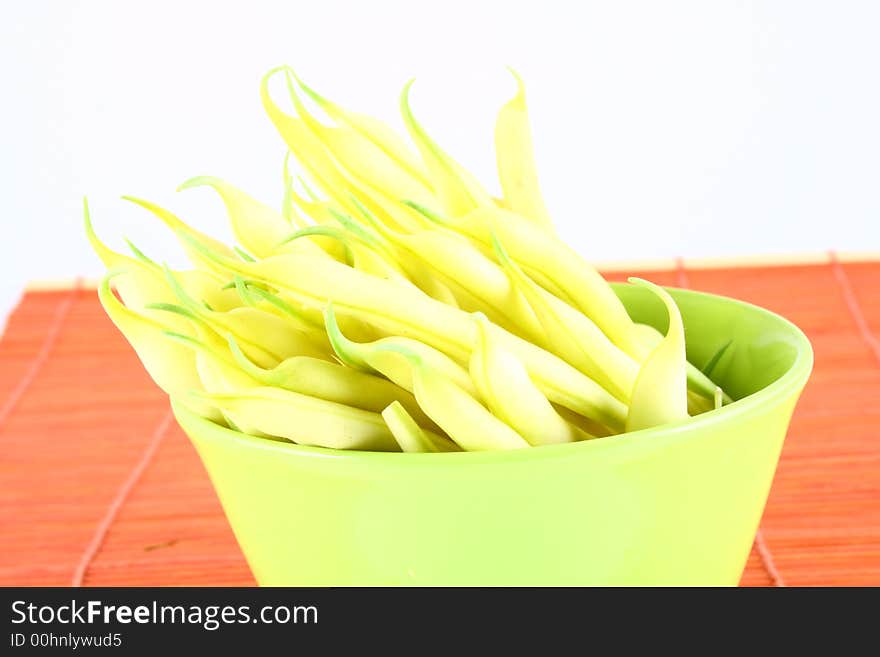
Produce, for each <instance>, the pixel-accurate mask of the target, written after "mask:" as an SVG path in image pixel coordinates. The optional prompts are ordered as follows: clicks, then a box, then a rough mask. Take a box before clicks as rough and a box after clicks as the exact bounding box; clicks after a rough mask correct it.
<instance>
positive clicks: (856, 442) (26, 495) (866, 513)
mask: <svg viewBox="0 0 880 657" xmlns="http://www.w3.org/2000/svg"><path fill="white" fill-rule="evenodd" d="M628 275H639V276H643V277H645V278H648V279H650V280H653V281H655V282H657V283H661V284H664V285H673V286H678V287H690V288H694V289H699V290H703V291H706V292H715V293H719V294H724V295H728V296H733V297H736V298H740V299H744V300H746V301H750V302H753V303H757V304H759V305H762V306H764V307H766V308H769V309H770V310H773V311H776V312H779V313H780V314H782V315H784V316H785V317H788V318H789V319H791V320H792V321H794V322H795V323H796V324H798V325H799V326H800V327H801V328H802V329H803V330H804V331H805V332H806V333H807V335H808V336H809V338H810V340H811V341H812V343H813V347H814V349H815V353H816V365H815V371H814V375H813V377H812V379H811V381H810V383H809V384H808V386H807V389H806V390H805V391H804V394H803V396H802V398H801V402H800V404H799V405H798V408H797V411H796V412H795V415H794V418H793V420H792V425H791V429H790V431H789V434H788V437H787V439H786V442H785V447H784V449H783V453H782V458H781V461H780V464H779V468H778V470H777V473H776V478H775V480H774V484H773V488H772V490H771V493H770V498H769V501H768V504H767V508H766V511H765V514H764V518H763V521H762V525H761V531H760V533H759V537H758V540H757V541H756V545H755V548H754V549H753V550H752V554H751V555H750V557H749V561H748V564H747V566H746V569H745V572H744V574H743V578H742V582H741V583H742V585H744V586H771V585H780V584H785V585H789V586H798V585H805V586H810V585H874V586H876V585H880V431H878V429H877V425H878V422H880V403H878V400H880V342H878V336H880V262H877V261H849V260H847V259H841V260H838V259H837V258H834V257H833V256H832V257H830V258H828V259H827V260H825V261H823V262H821V263H819V264H786V265H782V266H769V265H768V266H751V267H744V266H738V267H728V268H711V267H709V268H706V267H701V268H696V267H693V268H691V267H688V268H686V267H685V264H684V263H683V262H681V261H678V262H677V266H675V267H673V268H672V269H668V270H663V271H629V272H624V271H621V270H620V269H619V268H615V270H614V271H610V272H609V274H608V277H609V278H610V279H612V280H623V279H625V278H626V277H627V276H628ZM0 448H2V452H0V453H2V456H0V491H2V495H0V534H2V537H3V547H4V549H3V551H2V553H0V585H7V586H11V585H28V586H48V585H62V586H63V585H71V584H84V585H87V586H89V585H91V586H99V585H101V586H113V585H120V586H122V585H133V586H148V585H158V586H164V585H252V584H254V580H253V577H252V576H251V574H250V571H249V570H248V567H247V564H246V563H245V561H244V558H243V557H242V555H241V552H240V550H239V548H238V546H237V544H236V542H235V539H234V537H233V535H232V533H231V531H230V529H229V526H228V524H227V523H226V519H225V518H224V516H223V512H222V510H221V508H220V505H219V502H218V501H217V498H216V496H215V494H214V491H213V489H212V487H211V484H210V482H209V481H208V478H207V475H206V473H205V471H204V469H203V468H202V465H201V463H200V462H199V459H198V456H197V455H196V453H195V450H194V449H193V447H192V446H191V445H190V443H189V441H188V440H187V438H186V437H185V436H184V434H183V433H182V432H181V430H180V429H179V428H178V427H177V425H176V424H175V423H174V422H173V420H170V419H169V414H168V404H167V400H166V399H165V397H164V395H163V394H162V393H161V392H160V391H159V390H158V389H157V388H156V387H155V386H154V385H153V383H152V382H151V381H150V380H149V378H148V377H147V375H146V373H145V372H144V371H143V368H142V367H141V366H140V363H139V362H138V361H137V358H136V356H135V355H134V353H133V351H132V350H131V348H130V347H129V346H128V345H127V344H126V343H125V341H124V339H123V338H122V337H121V336H120V335H119V333H118V332H117V331H116V329H115V328H114V327H113V326H112V324H111V323H110V322H109V320H108V319H107V318H106V317H105V315H104V313H103V311H102V310H101V308H100V305H99V304H98V302H97V299H96V296H95V292H94V290H93V289H83V288H82V287H81V286H80V287H76V286H75V287H73V288H72V289H64V290H31V291H28V292H27V293H26V294H25V296H24V297H23V299H22V301H21V303H20V304H19V305H18V307H17V308H16V309H15V310H14V311H13V313H12V314H11V316H10V317H9V320H8V325H7V328H6V332H5V334H4V335H3V337H2V339H0Z"/></svg>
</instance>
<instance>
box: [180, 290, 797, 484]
mask: <svg viewBox="0 0 880 657" xmlns="http://www.w3.org/2000/svg"><path fill="white" fill-rule="evenodd" d="M612 285H613V286H615V287H618V286H619V287H631V286H630V285H629V284H626V283H612ZM632 287H634V286H632ZM663 287H664V289H666V290H668V291H670V292H671V293H673V295H674V296H692V297H702V298H707V297H708V298H710V299H716V300H721V301H724V302H726V303H732V304H735V305H739V306H741V307H742V308H743V310H746V311H748V312H751V313H756V314H759V315H765V316H767V317H770V318H771V319H773V320H774V321H776V322H778V323H779V324H780V325H781V326H782V327H783V328H785V329H787V330H788V331H789V334H790V336H791V337H792V338H793V345H794V346H795V347H796V349H797V353H796V355H795V359H794V362H793V363H792V364H791V366H790V367H789V368H788V370H787V371H786V372H785V373H784V374H783V375H782V376H780V377H779V378H778V379H776V380H775V381H773V382H772V383H771V384H769V385H768V386H765V387H764V388H762V389H761V390H758V391H757V392H754V393H752V394H750V395H748V396H746V397H743V398H741V399H738V400H736V401H734V402H732V403H730V404H728V405H726V406H723V407H722V408H719V409H713V410H711V411H706V412H705V413H701V414H700V415H697V416H694V417H690V418H687V419H686V420H680V421H678V422H670V423H668V424H664V425H661V426H657V427H651V428H649V429H640V430H638V431H630V432H627V433H622V434H615V435H613V436H606V437H602V438H592V439H590V440H582V441H577V442H572V443H561V444H554V445H537V446H532V447H528V448H523V449H510V450H487V451H472V452H468V451H461V452H417V453H413V452H377V451H364V450H343V449H333V448H329V447H319V446H314V445H300V444H297V443H294V442H290V441H283V440H271V439H267V438H261V437H258V436H251V435H249V434H245V433H241V432H239V431H235V430H234V429H230V428H228V427H224V426H221V425H219V424H217V423H215V422H212V421H211V420H208V419H206V418H203V417H201V416H199V415H197V414H195V413H193V412H192V411H189V410H188V409H186V408H185V406H184V405H183V403H182V402H180V401H178V400H176V399H175V398H174V397H173V396H172V397H171V398H170V401H171V408H172V411H173V413H174V415H175V418H176V419H177V420H178V423H179V424H180V425H181V427H182V428H183V429H184V431H185V432H186V433H189V431H187V427H190V426H194V427H195V428H196V429H197V430H198V436H199V438H200V439H201V438H208V439H209V440H214V439H218V438H219V437H220V436H222V439H223V440H231V441H233V442H235V443H237V444H239V445H240V446H242V447H245V448H248V449H254V448H256V449H265V450H269V451H271V452H279V453H281V454H282V455H284V456H286V457H287V458H290V457H292V456H297V457H302V458H304V459H321V460H328V459H329V460H332V461H343V462H345V463H348V464H355V463H365V464H370V465H371V466H375V465H376V462H377V461H381V462H383V463H384V465H392V464H394V465H400V464H404V463H407V462H408V463H409V465H413V464H414V463H422V464H424V463H426V462H431V463H432V464H434V465H437V464H441V463H442V464H456V465H462V464H463V463H487V462H491V463H499V462H515V461H521V460H531V459H543V458H559V457H562V456H570V455H574V454H578V453H580V452H582V451H589V450H593V449H597V448H612V447H618V448H620V449H624V448H627V447H635V446H640V445H642V444H644V443H647V442H651V443H655V442H657V440H658V439H661V438H666V439H675V438H676V437H678V438H685V437H686V436H687V435H690V434H698V433H702V431H703V430H704V429H706V428H710V427H712V426H713V425H718V424H727V423H729V422H732V421H734V420H735V419H736V418H738V417H741V416H743V415H746V414H748V413H750V412H752V411H754V410H755V409H757V408H759V407H765V406H770V405H773V404H774V403H775V402H778V401H779V400H780V399H782V398H786V397H789V396H790V395H792V394H794V393H796V392H799V389H801V388H802V387H803V386H804V385H805V384H806V381H807V379H808V378H809V375H810V373H811V371H812V369H813V349H812V345H811V344H810V341H809V339H808V338H807V336H806V335H805V334H804V332H803V331H802V330H801V329H800V328H798V326H797V325H795V324H794V323H793V322H791V321H790V320H788V319H786V318H785V317H783V316H781V315H779V314H777V313H774V312H773V311H770V310H767V309H766V308H763V307H761V306H757V305H755V304H752V303H749V302H747V301H741V300H739V299H734V298H732V297H727V296H723V295H719V294H711V293H708V292H700V291H698V290H690V289H682V288H675V287H669V286H663ZM404 467H405V466H404Z"/></svg>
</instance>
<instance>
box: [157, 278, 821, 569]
mask: <svg viewBox="0 0 880 657" xmlns="http://www.w3.org/2000/svg"><path fill="white" fill-rule="evenodd" d="M615 290H616V292H617V294H618V296H620V298H621V299H622V300H623V302H624V304H625V305H626V307H627V309H628V311H629V312H630V314H631V315H632V317H633V319H634V320H636V321H639V322H644V323H649V324H652V325H654V326H656V327H657V328H659V329H661V330H665V328H666V311H665V310H664V308H663V307H662V305H661V304H660V302H659V301H658V300H657V299H656V297H654V296H653V295H652V294H651V293H650V292H648V291H647V290H644V289H641V288H636V287H633V286H628V285H616V286H615ZM670 292H671V293H672V295H673V296H674V297H675V300H676V302H677V303H678V305H679V308H680V309H681V314H682V317H683V319H684V324H685V328H686V332H687V343H688V358H689V359H690V360H691V362H692V363H694V364H695V365H697V366H702V365H703V364H704V363H706V362H707V360H708V359H709V358H711V355H712V354H713V353H715V352H716V351H717V350H718V348H719V347H721V346H722V345H723V344H724V343H725V342H727V341H728V340H729V339H731V338H732V339H733V343H732V344H731V346H730V348H729V349H727V351H726V352H725V353H724V356H723V357H722V358H721V360H720V361H719V362H718V364H717V366H716V368H715V371H714V378H715V379H716V381H717V382H718V383H719V384H720V385H722V386H723V387H724V388H725V390H726V391H727V392H729V393H730V394H731V395H732V396H733V397H734V399H737V400H738V401H736V402H734V403H732V404H730V405H728V406H725V407H724V408H722V409H719V410H715V411H711V412H708V413H705V414H703V415H700V416H698V417H694V418H691V419H689V420H685V421H683V422H679V423H676V424H670V425H667V426H663V427H660V428H655V429H648V430H644V431H638V432H633V433H629V434H626V435H621V436H614V437H610V438H602V439H596V440H590V441H586V442H579V443H569V444H564V445H549V446H544V447H533V448H531V449H523V450H511V451H496V452H461V453H442V454H409V453H378V452H346V451H336V450H330V449H323V448H319V447H307V446H300V445H295V444H292V443H286V442H277V441H272V440H266V439H261V438H254V437H251V436H247V435H243V434H241V433H237V432H235V431H232V430H230V429H227V428H224V427H221V426H218V425H216V424H213V423H211V422H209V421H207V420H204V419H202V418H200V417H198V416H195V415H193V414H192V413H190V412H188V411H187V410H186V409H184V408H183V407H182V406H181V405H180V404H175V405H174V412H175V415H176V417H177V420H178V422H179V423H180V425H181V427H183V429H184V431H186V433H187V434H188V435H189V437H190V439H191V440H192V442H193V444H194V445H195V446H196V449H197V450H198V452H199V455H200V456H201V458H202V462H203V463H204V465H205V468H206V469H207V471H208V473H209V475H210V477H211V481H212V482H213V484H214V487H215V488H216V490H217V493H218V495H219V497H220V501H221V502H222V504H223V508H224V510H225V512H226V516H227V518H228V519H229V522H230V524H231V525H232V529H233V531H234V532H235V535H236V537H237V539H238V542H239V544H240V545H241V548H242V550H243V551H244V554H245V556H246V558H247V560H248V563H249V564H250V567H251V569H252V570H253V573H254V575H255V576H256V578H257V581H258V582H259V583H260V584H263V585H273V586H294V585H296V586H347V585H354V586H358V585H503V586H506V585H736V584H737V583H738V582H739V579H740V577H741V575H742V571H743V568H744V567H745V563H746V559H747V558H748V554H749V550H750V548H751V544H752V541H753V539H754V536H755V532H756V530H757V527H758V523H759V521H760V518H761V514H762V512H763V509H764V504H765V503H766V500H767V494H768V492H769V490H770V484H771V482H772V480H773V474H774V471H775V469H776V464H777V461H778V459H779V453H780V450H781V448H782V443H783V440H784V438H785V433H786V430H787V428H788V423H789V420H790V418H791V414H792V411H793V410H794V406H795V403H796V402H797V399H798V397H799V395H800V393H801V390H802V389H803V387H804V385H805V383H806V381H807V378H808V377H809V374H810V371H811V368H812V362H813V354H812V350H811V348H810V343H809V341H808V340H807V338H806V337H805V336H804V334H803V333H802V332H801V331H800V330H799V329H798V328H797V327H795V326H794V325H793V324H791V323H790V322H788V321H787V320H785V319H783V318H782V317H779V316H778V315H774V314H773V313H770V312H768V311H766V310H763V309H761V308H758V307H755V306H752V305H749V304H746V303H742V302H740V301H735V300H732V299H727V298H724V297H719V296H713V295H708V294H701V293H698V292H691V291H684V290H670Z"/></svg>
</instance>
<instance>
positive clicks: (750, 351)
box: [612, 283, 812, 399]
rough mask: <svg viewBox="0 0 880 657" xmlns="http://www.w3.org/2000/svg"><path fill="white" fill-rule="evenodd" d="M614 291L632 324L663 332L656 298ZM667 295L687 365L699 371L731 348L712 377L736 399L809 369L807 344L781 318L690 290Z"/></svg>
mask: <svg viewBox="0 0 880 657" xmlns="http://www.w3.org/2000/svg"><path fill="white" fill-rule="evenodd" d="M612 285H613V287H614V291H615V292H616V293H617V296H618V297H620V299H621V301H623V304H624V306H626V309H627V312H629V314H630V316H631V317H632V318H633V320H634V321H636V322H640V323H643V324H650V325H651V326H654V327H655V328H657V329H659V330H660V331H662V332H664V333H665V332H666V328H667V326H668V316H667V313H666V309H665V307H664V306H663V303H662V302H661V301H660V300H659V299H658V298H657V296H656V295H654V294H653V293H651V292H650V291H649V290H646V289H644V288H641V287H636V286H633V285H627V284H621V283H615V284H612ZM670 293H671V294H672V296H673V297H674V299H675V301H676V303H677V304H678V307H679V310H680V311H681V315H682V320H683V321H684V326H685V337H686V343H687V356H688V360H689V361H690V362H691V363H693V364H694V365H695V366H696V367H698V368H699V369H703V368H704V367H705V366H706V365H707V363H708V362H709V361H710V360H711V359H712V357H713V356H714V355H715V354H716V353H717V352H718V350H719V349H721V348H722V347H724V345H725V344H727V343H728V342H729V343H730V344H729V346H728V347H727V349H726V350H725V351H724V353H723V355H722V356H721V358H720V359H719V360H718V361H717V362H716V364H715V366H714V367H713V368H712V371H711V375H712V379H713V380H714V381H715V382H716V383H717V384H718V385H720V386H721V387H722V388H724V390H725V392H727V393H728V394H729V395H730V396H731V397H733V398H734V399H742V398H743V397H746V396H748V395H751V394H753V393H755V392H758V391H759V390H762V389H764V388H766V387H767V386H769V385H770V384H772V383H774V382H775V381H777V380H778V379H780V378H781V377H782V376H783V375H785V374H786V373H788V372H791V371H792V370H793V369H800V368H804V369H805V370H808V369H809V368H810V366H811V363H812V358H811V349H810V345H809V342H808V341H807V339H806V337H805V336H804V334H803V333H802V332H801V331H800V329H798V328H797V327H796V326H795V325H794V324H792V323H791V322H789V321H787V320H785V319H783V318H782V317H780V316H779V315H776V314H774V313H771V312H770V311H768V310H764V309H763V308H759V307H758V306H753V305H751V304H747V303H744V302H742V301H736V300H734V299H728V298H725V297H719V296H712V295H707V294H703V293H700V292H693V291H690V290H675V289H673V290H670ZM796 365H798V367H797V368H796V367H795V366H796ZM792 374H793V375H794V374H796V372H792ZM798 378H799V377H798Z"/></svg>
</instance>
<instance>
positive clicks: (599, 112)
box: [0, 0, 880, 310]
mask: <svg viewBox="0 0 880 657" xmlns="http://www.w3.org/2000/svg"><path fill="white" fill-rule="evenodd" d="M878 34H880V3H876V2H868V1H866V2H847V1H836V2H808V1H806V0H802V1H792V2H787V3H786V2H755V3H751V2H732V1H731V2H724V1H713V2H700V1H695V2H677V1H664V2H655V1H649V0H645V1H641V2H636V1H619V0H616V1H613V2H612V1H607V2H575V1H557V2H553V1H550V0H540V1H532V2H514V1H511V0H508V1H504V2H502V1H497V2H489V1H479V0H469V1H467V2H453V1H451V0H445V1H443V2H439V1H437V2H403V1H399V2H377V1H366V2H355V1H353V0H350V1H346V2H342V1H340V0H308V1H303V0H285V1H283V2H271V3H270V2H257V1H255V0H250V1H241V2H229V3H223V2H218V1H215V2H204V3H202V2H185V1H177V2H159V1H155V0H154V1H152V2H137V3H135V2H97V1H94V2H83V1H73V0H54V1H46V0H43V1H31V2H14V3H6V4H5V5H4V11H3V12H2V17H0V80H2V104H0V118H2V121H0V130H2V133H0V134H2V148H0V185H2V197H0V210H2V219H0V221H2V230H3V232H2V236H3V239H2V242H0V244H2V245H3V254H2V258H0V268H2V269H0V274H2V276H0V310H2V307H3V303H4V300H5V301H6V302H7V303H8V301H9V299H10V298H11V297H12V296H14V294H15V293H16V292H17V291H18V290H19V289H20V288H21V287H22V286H23V284H24V283H25V282H26V281H27V280H29V279H35V278H42V279H45V278H53V277H67V276H73V275H76V274H83V275H92V276H93V275H97V274H98V273H99V272H100V271H101V268H100V266H99V263H98V261H97V259H96V258H95V257H94V256H93V255H92V254H91V252H90V251H89V249H88V247H87V245H86V244H85V241H84V239H83V236H82V231H81V211H80V205H81V198H82V196H83V195H84V194H87V195H88V196H89V200H90V202H91V205H92V213H93V218H94V221H95V223H96V226H97V228H98V230H99V233H101V234H102V235H103V236H104V237H105V238H106V239H107V240H108V241H110V242H111V243H112V244H116V245H121V244H122V242H121V237H122V236H123V235H126V236H128V237H130V238H132V239H133V240H134V241H135V242H136V243H137V244H138V245H139V246H141V248H142V249H144V250H145V251H147V252H148V253H150V254H151V255H153V256H155V257H157V258H159V259H170V260H171V261H174V260H175V258H176V256H175V255H174V253H175V252H174V249H173V243H172V241H171V240H170V239H168V238H167V236H166V235H164V233H163V232H162V231H161V230H160V229H159V224H157V223H155V222H153V221H152V220H151V218H150V216H149V215H148V214H146V213H145V212H144V211H143V210H140V209H138V208H136V207H134V206H129V205H128V204H127V203H125V202H123V201H121V200H119V198H118V197H119V196H120V195H122V194H132V195H136V196H142V197H145V198H148V199H151V200H154V201H156V202H159V203H160V204H166V205H168V206H170V207H171V208H172V209H174V210H178V211H180V213H181V214H182V216H183V217H184V218H185V219H188V220H190V221H192V222H193V223H194V224H196V225H198V226H200V227H202V228H203V229H207V230H210V231H213V232H216V233H219V234H221V235H223V234H225V233H224V230H225V227H223V226H222V217H223V213H222V211H221V208H220V204H219V202H218V200H217V199H216V198H215V197H214V196H213V193H212V192H211V191H209V190H207V189H204V190H193V191H186V192H182V193H180V194H177V193H175V192H174V189H175V188H176V186H177V185H178V184H179V183H181V182H182V181H184V180H186V179H187V178H189V177H191V176H194V175H204V174H211V175H217V176H221V177H224V178H226V179H228V180H229V181H230V182H233V183H235V184H238V185H239V186H241V187H242V188H244V189H246V190H248V191H250V192H251V193H253V194H254V195H255V196H257V197H259V198H261V199H263V200H266V201H269V202H272V203H276V204H277V203H278V202H279V201H280V197H281V173H280V168H281V160H282V157H283V154H284V150H285V149H284V147H283V145H282V142H281V140H280V138H279V137H277V136H276V134H275V133H274V130H273V128H272V126H271V124H270V122H269V120H268V119H267V118H266V117H265V116H264V114H263V111H262V108H261V105H260V102H259V98H258V83H259V79H260V76H261V75H262V73H263V72H264V71H266V70H267V69H268V68H270V67H272V66H274V65H277V64H280V63H289V64H291V65H293V66H294V67H295V68H296V69H297V71H298V72H299V73H300V74H301V76H302V77H303V78H304V79H306V80H307V81H309V82H310V83H311V84H313V86H315V87H316V88H318V89H319V90H321V91H322V92H324V93H325V94H326V95H328V96H330V97H331V98H334V99H336V100H337V101H340V102H342V103H343V104H347V105H348V106H350V107H354V108H357V109H362V110H366V111H369V112H372V113H375V114H376V115H378V116H381V117H383V118H387V119H388V120H390V121H393V122H394V123H395V125H399V122H398V120H397V114H396V107H397V94H398V92H399V90H400V87H401V86H402V85H403V83H404V82H405V81H406V80H407V79H408V78H409V77H411V76H417V77H418V81H417V83H416V87H415V88H414V90H413V96H412V101H413V107H414V110H415V112H416V115H417V116H419V117H420V119H421V120H422V122H423V123H424V124H425V125H426V127H428V129H429V130H430V131H431V132H432V133H433V135H434V136H435V137H437V138H438V140H439V141H440V142H441V143H442V144H444V145H445V146H446V147H447V150H449V151H450V152H451V153H452V154H453V155H455V156H456V157H457V158H458V159H459V160H460V161H461V162H463V163H464V164H465V165H466V166H468V167H470V168H472V169H473V170H474V171H475V172H476V173H477V174H478V175H479V176H480V177H481V178H482V179H483V180H486V181H488V182H489V184H490V186H492V187H495V186H496V185H497V183H496V182H495V173H494V155H493V152H492V124H493V121H494V114H495V112H496V111H497V108H498V107H499V106H500V104H501V103H502V102H503V101H504V100H505V99H506V98H507V97H508V96H509V95H510V94H511V93H512V92H513V89H514V85H513V83H512V82H511V79H510V78H509V76H508V75H507V73H506V71H505V70H504V68H503V67H504V65H506V64H510V65H513V66H514V67H515V68H517V69H518V70H519V71H520V72H521V73H522V74H523V76H524V77H525V78H526V81H527V84H528V90H529V101H530V105H531V111H532V123H533V128H534V133H535V141H536V149H537V158H538V164H539V167H540V174H541V180H542V186H543V188H544V194H545V197H546V200H547V204H548V206H549V208H550V210H551V212H552V214H553V215H554V217H555V221H556V223H557V225H558V226H559V229H560V231H561V233H562V234H563V236H564V237H565V238H566V239H568V240H569V241H570V242H571V243H573V244H574V245H575V246H576V247H577V248H579V249H580V250H581V251H582V252H583V253H584V254H586V255H587V256H588V257H590V258H592V259H595V260H601V261H608V260H614V259H637V258H654V257H665V256H675V255H684V256H714V255H737V254H767V253H801V252H816V251H823V250H826V249H828V248H836V249H841V250H871V249H873V250H876V249H878V248H880V37H878Z"/></svg>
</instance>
